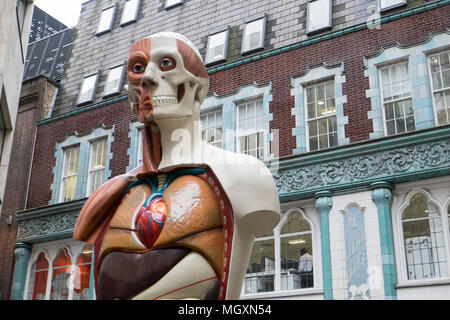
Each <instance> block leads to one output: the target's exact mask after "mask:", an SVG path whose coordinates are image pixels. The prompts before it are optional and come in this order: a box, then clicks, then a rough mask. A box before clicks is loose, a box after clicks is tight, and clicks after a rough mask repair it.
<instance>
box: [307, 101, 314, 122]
mask: <svg viewBox="0 0 450 320" xmlns="http://www.w3.org/2000/svg"><path fill="white" fill-rule="evenodd" d="M315 117H316V105H315V103H314V102H313V103H308V119H313V118H315Z"/></svg>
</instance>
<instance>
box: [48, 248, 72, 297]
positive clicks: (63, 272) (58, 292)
mask: <svg viewBox="0 0 450 320" xmlns="http://www.w3.org/2000/svg"><path fill="white" fill-rule="evenodd" d="M71 265H72V260H71V259H70V256H69V253H68V252H67V249H66V248H62V249H60V250H59V254H58V256H57V258H56V260H55V261H54V262H53V272H52V274H53V275H52V284H51V292H50V300H68V299H69V287H68V283H69V278H70V274H71V273H72V268H71Z"/></svg>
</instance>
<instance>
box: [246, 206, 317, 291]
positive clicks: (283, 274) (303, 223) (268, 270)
mask: <svg viewBox="0 0 450 320" xmlns="http://www.w3.org/2000/svg"><path fill="white" fill-rule="evenodd" d="M313 250H317V249H316V248H313V236H312V228H311V224H310V223H309V221H308V220H307V219H306V218H305V216H304V214H303V212H302V211H301V210H299V209H297V208H293V209H289V210H288V211H286V213H285V214H284V217H283V219H282V221H281V222H280V224H279V225H278V226H277V227H276V228H275V229H274V230H273V232H270V233H267V234H265V235H261V236H259V237H257V238H256V239H255V242H254V244H253V249H252V253H251V256H250V262H249V265H248V268H247V272H246V275H245V278H244V287H243V292H242V293H243V294H255V293H263V292H274V291H291V290H298V289H307V288H313V287H314V285H315V284H314V273H313V272H314V265H313V252H314V251H313ZM276 266H278V267H276Z"/></svg>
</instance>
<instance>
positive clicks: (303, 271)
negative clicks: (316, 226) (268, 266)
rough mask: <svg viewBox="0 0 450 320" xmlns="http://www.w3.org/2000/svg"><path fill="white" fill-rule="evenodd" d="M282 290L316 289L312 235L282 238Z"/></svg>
mask: <svg viewBox="0 0 450 320" xmlns="http://www.w3.org/2000/svg"><path fill="white" fill-rule="evenodd" d="M280 240H281V241H280V242H281V244H280V245H281V261H280V262H281V277H280V278H281V279H280V280H281V290H294V289H304V288H311V287H314V277H313V257H312V255H311V253H312V242H311V234H310V233H309V234H302V235H295V236H289V237H282V238H281V239H280Z"/></svg>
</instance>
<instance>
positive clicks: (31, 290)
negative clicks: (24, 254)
mask: <svg viewBox="0 0 450 320" xmlns="http://www.w3.org/2000/svg"><path fill="white" fill-rule="evenodd" d="M48 266H49V264H48V260H47V258H46V257H45V254H44V253H43V252H41V253H40V254H39V256H38V258H37V260H36V262H34V263H33V266H32V267H31V274H30V277H29V282H28V295H27V300H45V292H46V287H47V277H48V269H49V267H48Z"/></svg>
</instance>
